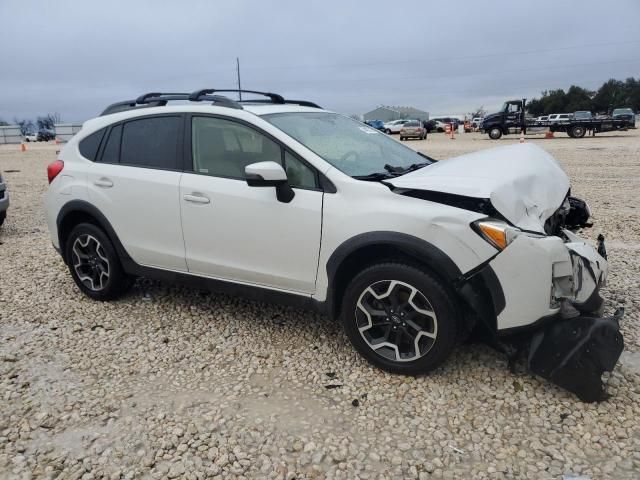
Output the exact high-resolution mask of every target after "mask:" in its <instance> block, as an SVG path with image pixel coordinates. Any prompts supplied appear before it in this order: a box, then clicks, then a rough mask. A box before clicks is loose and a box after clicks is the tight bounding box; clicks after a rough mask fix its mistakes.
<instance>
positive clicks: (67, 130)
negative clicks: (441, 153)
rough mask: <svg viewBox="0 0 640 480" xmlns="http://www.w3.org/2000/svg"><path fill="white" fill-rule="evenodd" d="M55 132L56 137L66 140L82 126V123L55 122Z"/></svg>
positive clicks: (62, 140)
mask: <svg viewBox="0 0 640 480" xmlns="http://www.w3.org/2000/svg"><path fill="white" fill-rule="evenodd" d="M54 127H55V132H56V139H58V140H60V141H61V142H68V141H69V140H71V137H73V136H74V135H75V134H76V133H78V132H79V131H80V129H81V128H82V124H79V123H56V124H55V125H54Z"/></svg>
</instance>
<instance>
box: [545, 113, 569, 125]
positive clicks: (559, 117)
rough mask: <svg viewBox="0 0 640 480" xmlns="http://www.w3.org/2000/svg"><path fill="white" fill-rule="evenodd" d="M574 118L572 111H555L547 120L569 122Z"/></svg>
mask: <svg viewBox="0 0 640 480" xmlns="http://www.w3.org/2000/svg"><path fill="white" fill-rule="evenodd" d="M572 118H573V114H572V113H554V114H552V115H549V118H548V119H547V121H548V122H549V123H563V122H568V121H569V120H571V119H572Z"/></svg>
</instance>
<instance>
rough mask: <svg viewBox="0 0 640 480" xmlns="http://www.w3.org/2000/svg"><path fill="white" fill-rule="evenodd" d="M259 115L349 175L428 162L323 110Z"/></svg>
mask: <svg viewBox="0 0 640 480" xmlns="http://www.w3.org/2000/svg"><path fill="white" fill-rule="evenodd" d="M262 118H264V119H265V120H267V121H268V122H270V123H272V124H273V125H275V126H276V127H278V128H279V129H280V130H282V131H283V132H285V133H286V134H288V135H289V136H291V137H293V138H295V139H296V140H297V141H298V142H300V143H301V144H303V145H304V146H305V147H307V148H308V149H309V150H311V151H313V152H314V153H316V154H317V155H318V156H320V157H322V158H323V159H324V160H325V161H327V162H328V163H330V164H331V165H333V166H334V167H336V168H337V169H338V170H340V171H342V172H344V173H346V174H347V175H351V176H352V177H359V176H367V175H372V174H375V173H380V172H385V170H386V169H387V168H386V167H388V166H393V167H397V168H400V169H407V168H410V167H411V166H412V165H416V164H423V163H430V161H429V160H428V158H427V157H424V156H422V155H419V154H418V153H416V152H415V151H414V150H412V149H410V148H409V147H405V146H404V145H402V144H401V143H399V142H397V141H395V140H393V139H391V138H389V137H388V136H387V135H385V134H383V133H380V132H379V131H378V130H375V129H373V128H371V127H368V126H366V125H363V124H362V123H360V122H356V121H355V120H352V119H350V118H348V117H345V116H344V115H338V114H336V113H327V112H309V113H307V112H305V113H273V114H269V115H264V116H263V117H262Z"/></svg>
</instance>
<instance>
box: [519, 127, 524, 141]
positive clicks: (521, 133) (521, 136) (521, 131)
mask: <svg viewBox="0 0 640 480" xmlns="http://www.w3.org/2000/svg"><path fill="white" fill-rule="evenodd" d="M520 143H524V130H523V129H520Z"/></svg>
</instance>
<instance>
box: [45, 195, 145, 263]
mask: <svg viewBox="0 0 640 480" xmlns="http://www.w3.org/2000/svg"><path fill="white" fill-rule="evenodd" d="M81 222H90V223H94V224H96V226H97V227H100V228H101V229H102V230H103V231H104V232H105V234H106V235H107V237H108V238H109V240H111V243H112V244H113V247H114V248H115V250H116V253H117V254H118V257H119V259H120V261H121V263H122V264H123V265H125V264H127V263H128V262H133V260H132V259H131V257H130V256H129V254H128V253H127V251H126V250H125V248H124V246H123V245H122V243H121V242H120V239H119V238H118V235H117V234H116V232H115V230H114V229H113V227H112V226H111V223H110V222H109V220H107V218H106V217H105V216H104V215H103V214H102V212H101V211H100V210H99V209H98V208H96V207H95V206H94V205H92V204H90V203H89V202H86V201H84V200H72V201H70V202H68V203H65V204H64V205H63V207H62V208H61V209H60V211H59V212H58V216H57V218H56V225H57V227H58V242H59V245H60V252H61V255H62V259H63V260H64V261H65V263H67V260H68V259H67V258H66V252H65V242H66V239H67V236H68V235H69V233H71V230H72V229H73V227H74V226H75V225H76V224H78V223H81Z"/></svg>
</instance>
